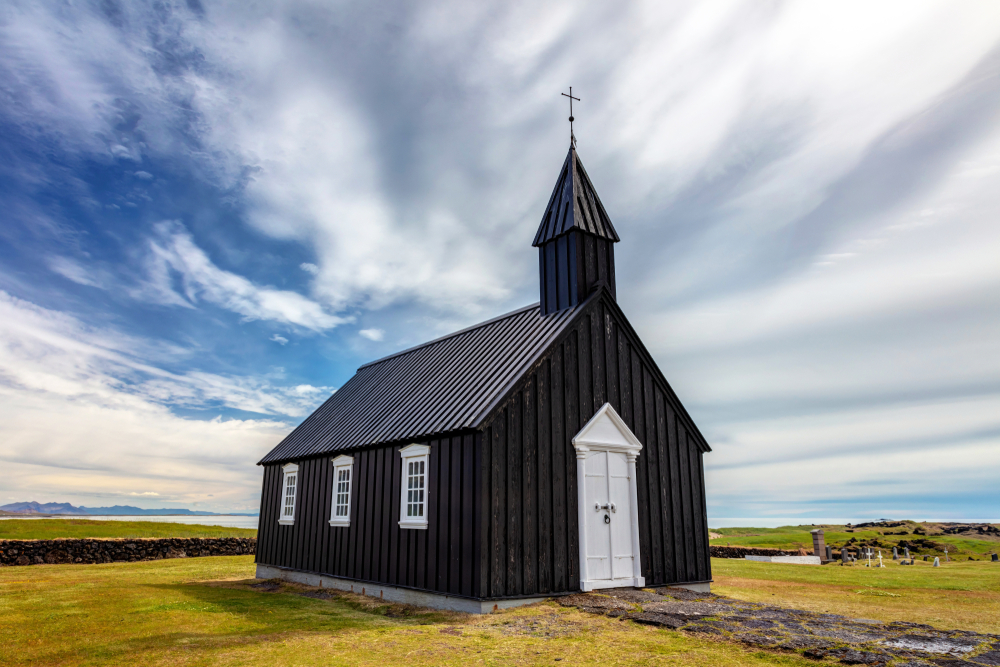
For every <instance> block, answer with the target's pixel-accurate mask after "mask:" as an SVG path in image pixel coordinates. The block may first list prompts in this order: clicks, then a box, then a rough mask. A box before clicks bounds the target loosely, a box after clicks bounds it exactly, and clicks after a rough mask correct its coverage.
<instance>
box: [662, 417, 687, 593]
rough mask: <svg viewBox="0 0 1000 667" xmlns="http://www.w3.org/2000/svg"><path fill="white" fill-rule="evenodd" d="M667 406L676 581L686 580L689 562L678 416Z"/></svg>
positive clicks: (671, 514)
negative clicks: (685, 542) (685, 550)
mask: <svg viewBox="0 0 1000 667" xmlns="http://www.w3.org/2000/svg"><path fill="white" fill-rule="evenodd" d="M666 407H667V441H668V443H669V446H668V454H669V459H670V516H671V519H672V520H673V538H674V540H673V541H674V577H675V578H674V583H681V582H683V581H685V578H684V572H685V571H686V570H687V562H686V561H685V558H684V512H683V508H682V506H681V474H680V466H681V464H680V454H679V453H678V449H679V448H680V445H679V444H678V442H677V416H676V413H675V412H674V410H673V408H672V407H671V406H670V404H669V403H667V404H666Z"/></svg>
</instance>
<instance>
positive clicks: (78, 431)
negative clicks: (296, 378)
mask: <svg viewBox="0 0 1000 667" xmlns="http://www.w3.org/2000/svg"><path fill="white" fill-rule="evenodd" d="M175 352H176V351H174V350H173V349H172V348H171V347H170V346H164V345H162V344H159V343H157V342H155V341H146V340H141V339H135V338H131V337H129V336H126V335H123V334H121V333H120V332H116V331H111V330H100V329H95V328H92V327H88V326H86V325H84V324H82V323H81V322H79V321H78V320H76V319H75V318H73V317H71V316H69V315H66V314H61V313H55V312H53V311H50V310H46V309H44V308H39V307H38V306H35V305H33V304H30V303H28V302H25V301H23V300H20V299H17V298H14V297H11V296H9V295H8V294H6V293H3V292H0V460H2V461H4V469H5V470H6V471H8V473H9V477H8V482H7V483H6V486H7V488H8V489H10V490H11V491H12V492H18V493H22V494H39V495H46V494H48V495H49V496H50V497H57V496H60V494H65V495H64V496H63V497H67V498H69V497H72V498H76V499H77V501H76V504H80V503H82V502H84V501H86V502H87V503H90V504H93V503H92V500H93V499H95V498H99V497H101V494H104V493H105V489H108V488H113V489H120V490H121V491H120V492H121V493H125V494H139V495H149V494H150V493H152V492H148V491H147V490H148V489H149V488H150V487H151V486H152V487H154V488H157V489H158V491H157V492H155V493H159V494H161V495H163V496H169V497H170V498H172V499H175V500H178V501H185V502H195V501H202V500H204V499H205V497H206V495H207V494H210V493H212V494H215V498H214V499H213V501H212V502H213V503H214V505H213V506H214V507H217V508H220V509H234V507H233V504H234V503H239V505H240V507H244V508H245V507H253V503H254V502H255V497H256V494H257V493H259V487H257V486H256V485H257V480H258V479H259V471H258V470H257V469H255V467H254V463H256V461H257V460H258V459H259V458H260V457H261V456H263V455H264V454H265V453H266V452H267V451H268V450H269V449H270V448H271V447H273V446H274V445H276V444H277V443H278V442H279V441H280V440H281V438H283V437H284V435H286V434H287V433H288V431H289V430H290V425H289V423H288V422H287V421H285V417H286V416H288V417H301V416H304V415H305V414H308V412H310V411H311V410H312V409H313V408H314V407H315V406H316V405H318V404H319V403H320V402H321V401H322V400H324V399H325V398H326V397H327V396H329V394H330V389H328V388H324V387H313V386H311V385H298V386H292V387H282V386H274V385H272V384H269V383H268V382H267V381H266V379H261V378H240V377H229V376H220V375H213V374H210V373H204V372H195V371H191V372H188V373H183V374H177V373H171V372H168V371H165V370H163V369H161V368H158V367H157V366H156V365H154V364H152V363H150V362H149V361H146V360H145V358H154V359H155V358H156V357H158V356H175ZM168 353H171V354H168ZM213 405H224V406H227V407H232V408H237V409H240V410H245V411H249V412H257V413H264V414H270V415H275V416H277V417H278V418H277V419H276V418H273V417H269V418H259V419H227V420H223V419H220V418H215V419H210V420H199V419H193V418H184V417H179V416H177V415H176V414H174V413H173V412H171V408H172V407H190V408H196V409H202V410H204V409H206V408H211V406H213ZM80 498H83V499H84V500H80ZM227 503H228V505H227Z"/></svg>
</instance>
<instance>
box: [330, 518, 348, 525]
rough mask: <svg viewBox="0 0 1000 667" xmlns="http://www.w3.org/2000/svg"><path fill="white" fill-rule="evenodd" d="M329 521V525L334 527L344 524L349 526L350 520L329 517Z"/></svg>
mask: <svg viewBox="0 0 1000 667" xmlns="http://www.w3.org/2000/svg"><path fill="white" fill-rule="evenodd" d="M329 523H330V525H331V526H334V527H336V526H340V527H346V526H350V525H351V522H350V521H335V520H333V519H330V521H329Z"/></svg>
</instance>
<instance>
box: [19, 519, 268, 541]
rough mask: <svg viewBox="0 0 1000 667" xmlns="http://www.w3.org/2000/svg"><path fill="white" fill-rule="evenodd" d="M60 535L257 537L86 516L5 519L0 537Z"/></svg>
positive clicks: (245, 532)
mask: <svg viewBox="0 0 1000 667" xmlns="http://www.w3.org/2000/svg"><path fill="white" fill-rule="evenodd" d="M59 537H128V538H136V537H257V531H256V530H255V529H252V528H224V527H222V526H197V525H193V524H186V523H161V522H158V521H91V520H89V519H4V520H3V521H0V540H54V539H56V538H59Z"/></svg>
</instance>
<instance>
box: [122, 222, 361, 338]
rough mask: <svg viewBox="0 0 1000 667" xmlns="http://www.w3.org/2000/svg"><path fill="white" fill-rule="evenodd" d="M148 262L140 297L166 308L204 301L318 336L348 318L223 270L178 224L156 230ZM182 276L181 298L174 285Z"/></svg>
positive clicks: (150, 244)
mask: <svg viewBox="0 0 1000 667" xmlns="http://www.w3.org/2000/svg"><path fill="white" fill-rule="evenodd" d="M156 230H157V236H156V237H155V238H154V239H152V240H150V242H149V255H148V257H147V261H146V269H147V276H148V282H147V283H146V284H144V285H143V287H142V288H141V289H140V290H139V291H138V292H137V295H138V296H139V298H149V297H152V298H154V299H155V300H157V301H159V302H160V303H164V304H167V305H182V306H188V307H191V306H193V305H195V304H196V303H197V302H198V300H199V299H203V300H205V301H208V302H209V303H213V304H215V305H218V306H221V307H223V308H225V309H227V310H230V311H232V312H234V313H238V314H240V315H242V316H243V317H244V318H245V319H247V320H273V321H276V322H284V323H287V324H294V325H298V326H301V327H305V328H306V329H312V330H313V331H322V330H325V329H332V328H333V327H336V326H337V325H339V324H343V323H344V322H347V321H349V319H346V318H343V317H338V316H336V315H331V314H330V313H328V312H327V311H326V309H325V308H324V307H323V306H322V305H320V304H319V303H317V302H315V301H313V300H311V299H308V298H306V297H304V296H302V295H301V294H298V293H297V292H290V291H287V290H278V289H275V288H273V287H267V286H260V285H255V284H254V283H252V282H250V281H249V280H247V279H246V278H244V277H243V276H240V275H237V274H235V273H232V272H230V271H224V270H223V269H220V268H219V267H218V266H216V265H215V264H214V263H213V262H212V260H211V259H209V257H208V255H206V254H205V252H204V251H203V250H202V249H201V248H199V247H198V246H197V245H195V243H194V239H192V238H191V235H190V234H189V233H188V232H187V230H186V229H185V228H184V227H183V225H181V224H180V223H177V222H163V223H160V224H159V225H157V228H156ZM174 273H176V274H178V275H179V276H180V281H181V290H180V292H181V293H178V291H177V290H175V289H174V286H173V282H174V281H173V278H174Z"/></svg>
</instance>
